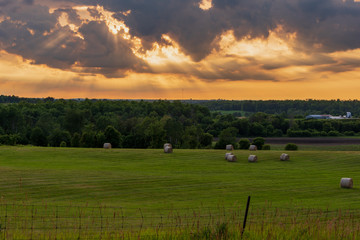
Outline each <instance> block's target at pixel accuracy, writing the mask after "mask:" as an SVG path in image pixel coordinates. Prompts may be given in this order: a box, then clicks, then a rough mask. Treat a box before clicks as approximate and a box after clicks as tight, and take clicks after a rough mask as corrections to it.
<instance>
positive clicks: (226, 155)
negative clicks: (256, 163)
mask: <svg viewBox="0 0 360 240" xmlns="http://www.w3.org/2000/svg"><path fill="white" fill-rule="evenodd" d="M229 155H233V154H232V153H225V160H227V157H228V156H229Z"/></svg>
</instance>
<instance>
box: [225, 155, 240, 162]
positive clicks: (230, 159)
mask: <svg viewBox="0 0 360 240" xmlns="http://www.w3.org/2000/svg"><path fill="white" fill-rule="evenodd" d="M226 160H227V161H228V162H236V161H237V159H236V156H235V155H234V154H229V155H228V156H227V158H226Z"/></svg>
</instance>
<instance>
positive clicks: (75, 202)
mask: <svg viewBox="0 0 360 240" xmlns="http://www.w3.org/2000/svg"><path fill="white" fill-rule="evenodd" d="M283 152H284V151H283V150H271V151H257V152H256V153H255V154H256V155H257V156H258V162H257V163H248V161H247V158H248V156H249V154H250V153H252V154H254V152H249V151H246V150H235V151H234V153H235V155H236V156H237V159H238V162H235V163H229V162H226V161H225V159H224V155H225V153H226V151H225V150H180V149H175V150H174V153H172V154H164V153H163V151H162V150H160V149H146V150H144V149H112V150H104V149H81V148H40V147H4V146H3V147H0V196H1V200H0V201H1V202H0V203H1V204H2V206H3V207H2V209H1V210H0V211H1V212H0V217H1V221H2V225H1V224H0V229H1V226H4V216H6V214H7V213H6V212H9V213H10V212H11V211H13V212H17V211H20V212H24V214H25V213H26V214H25V215H26V216H27V217H28V218H30V217H32V219H34V218H35V217H36V216H38V215H39V212H41V211H45V210H44V209H43V208H41V207H44V206H46V207H45V208H46V209H48V208H49V209H52V210H51V211H52V214H53V215H54V216H55V215H56V216H57V214H58V213H56V214H55V210H54V209H55V207H56V208H57V209H60V210H57V211H59V215H61V214H65V213H61V212H66V211H65V210H64V208H66V206H69V207H68V209H70V210H72V211H74V218H76V217H77V216H78V215H79V213H81V211H80V210H79V209H80V208H81V207H83V209H88V208H91V207H94V208H96V211H99V210H100V211H103V212H102V213H101V214H104V218H105V217H106V218H109V214H110V215H111V214H113V215H114V219H115V218H116V216H115V215H116V214H119V212H120V209H121V212H122V214H123V215H126V216H141V218H142V221H144V218H146V216H157V217H159V216H161V221H162V220H163V216H168V221H170V220H169V216H170V215H171V216H172V217H174V218H176V214H177V215H178V216H183V221H185V220H184V219H186V220H187V223H188V225H189V224H190V225H191V223H193V224H194V221H197V220H200V219H201V217H199V216H201V214H204V213H206V215H207V216H208V217H209V216H210V220H209V218H207V219H206V221H208V222H209V221H211V220H213V221H214V222H216V223H214V224H215V225H216V224H218V223H219V222H221V219H222V218H223V221H225V222H226V223H229V224H230V222H236V224H240V222H241V221H242V216H243V211H244V208H245V205H246V200H247V196H249V195H250V196H251V209H250V212H251V213H252V214H253V215H252V218H253V219H260V218H261V215H262V214H263V217H265V215H266V216H270V215H271V214H273V213H274V212H277V211H279V212H283V213H286V216H288V217H289V218H291V217H292V216H297V214H298V215H299V216H301V219H302V218H304V219H307V218H306V216H308V217H309V216H310V217H311V216H313V215H311V214H310V215H309V210H308V209H313V210H314V209H315V210H316V212H317V213H318V215H320V216H321V217H322V213H324V212H327V213H328V212H329V213H331V214H332V215H334V214H335V213H336V214H335V215H334V216H336V217H338V214H337V212H338V211H339V209H341V211H343V212H345V211H354V210H356V209H359V208H360V188H359V187H358V186H360V184H359V182H360V176H359V172H360V152H358V151H335V150H334V149H333V150H331V151H320V150H318V149H317V150H316V151H312V150H311V149H307V150H306V151H295V152H288V153H289V154H290V161H288V162H281V161H280V160H279V156H280V154H281V153H283ZM342 177H351V178H353V180H354V188H353V189H341V188H340V187H339V183H340V179H341V178H342ZM4 206H6V209H5V208H4ZM9 206H10V207H9ZM39 206H41V207H39ZM102 208H104V210H102ZM34 209H35V210H34ZM106 209H108V210H106ZM114 209H115V210H114ZM116 209H118V210H116ZM70 210H69V211H70ZM84 211H85V212H86V211H88V212H89V211H90V210H84ZM318 211H320V213H321V214H320V213H319V212H318ZM34 212H36V213H35V214H34ZM93 212H94V210H93ZM268 212H271V213H268ZM196 213H199V214H196ZM304 213H308V215H306V214H304ZM189 214H190V215H192V218H190V219H188V218H184V216H187V215H189ZM80 215H81V214H80ZM85 215H86V214H85ZM9 216H10V215H9ZM34 216H35V217H34ZM144 216H145V217H144ZM271 216H272V215H271ZM277 216H278V215H276V214H275V218H276V217H277ZM352 216H354V214H353V215H352ZM172 217H171V219H172ZM250 217H251V215H250ZM80 218H81V216H79V219H80ZM159 218H160V217H159ZM229 218H231V219H232V220H231V221H230V220H229ZM299 218H300V217H299ZM29 221H30V220H29ZM56 221H57V220H56ZM99 221H100V220H99ZM101 221H102V215H101ZM134 221H135V220H134ZM136 221H138V220H136ZM154 221H155V220H154ZM171 221H173V220H171ZM307 221H309V219H307ZM79 222H80V227H81V221H79ZM155 222H156V223H158V222H160V220H159V219H156V221H155ZM123 223H124V222H123ZM127 223H128V227H129V226H131V220H130V218H128V222H127ZM32 224H33V223H32ZM37 224H38V225H39V224H40V223H37ZM78 224H79V223H78ZM99 224H100V223H99ZM101 224H103V222H101ZM252 224H253V229H256V227H255V225H257V224H255V223H252ZM267 224H268V223H265V230H266V226H268V225H267ZM138 225H139V224H138V223H137V225H136V226H138ZM325 225H326V224H325ZM56 226H57V225H56ZM102 226H103V225H101V229H103V228H102ZM141 226H142V225H141ZM147 226H148V227H149V228H151V227H150V226H152V224H151V223H149V224H148V225H147ZM217 226H218V225H217ZM233 226H235V225H233ZM236 226H237V225H236ZM250 226H252V225H250ZM276 226H277V225H276ZM295 226H298V225H295ZM218 227H219V226H218ZM263 227H264V223H263ZM326 227H328V225H326V226H325V228H326ZM30 229H31V228H30ZM56 229H57V227H56ZM229 229H231V228H230V227H229ZM251 229H252V228H251V227H250V229H249V231H250V232H249V234H250V235H249V238H251V236H253V237H254V238H256V236H257V235H251ZM217 230H218V231H219V229H217ZM265 230H264V231H265ZM32 231H33V229H32ZM137 231H138V230H137ZM149 231H150V232H151V233H154V231H153V230H149ZM187 231H190V230H189V229H188V228H187V230H186V231H185V232H186V234H187V233H188V232H187ZM104 232H105V231H104ZM143 232H144V230H143ZM257 232H258V231H257ZM330 232H331V231H330ZM166 233H167V232H166V231H165V232H164V231H162V234H165V235H164V236H166ZM294 233H296V231H295V230H294ZM0 234H1V231H0ZM31 234H35V232H32V233H31ZM72 234H74V233H72ZM77 234H78V233H76V234H75V235H74V236H73V237H76V236H77ZM144 234H145V236H146V231H145V233H144ZM254 234H255V233H254ZM259 234H260V233H259ZM264 234H265V233H264ZM150 235H151V234H150ZM14 236H15V235H13V237H12V238H15V237H14ZM104 236H105V235H104ZM104 236H103V237H104ZM129 236H130V235H129ZM186 236H192V237H193V235H186ZM204 236H205V235H204ZM262 236H263V235H262ZM287 236H288V235H287ZM259 237H261V236H259ZM0 238H1V236H0ZM3 238H4V239H6V235H5V234H4V235H3ZM64 238H66V237H64ZM124 238H125V237H124ZM129 238H132V237H129ZM58 239H60V237H58ZM110 239H111V238H110ZM155 239H156V238H155ZM164 239H167V238H164ZM184 239H187V238H186V237H185V238H184ZM284 239H286V238H284Z"/></svg>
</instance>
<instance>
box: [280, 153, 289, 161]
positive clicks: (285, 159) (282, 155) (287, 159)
mask: <svg viewBox="0 0 360 240" xmlns="http://www.w3.org/2000/svg"><path fill="white" fill-rule="evenodd" d="M289 159H290V156H289V154H286V153H283V154H281V155H280V160H281V161H289Z"/></svg>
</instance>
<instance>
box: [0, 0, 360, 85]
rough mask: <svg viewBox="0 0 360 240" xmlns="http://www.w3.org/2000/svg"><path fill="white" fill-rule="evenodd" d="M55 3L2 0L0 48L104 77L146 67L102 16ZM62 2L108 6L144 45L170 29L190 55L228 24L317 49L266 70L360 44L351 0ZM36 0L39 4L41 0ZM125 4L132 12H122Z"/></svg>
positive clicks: (358, 14) (246, 33)
mask: <svg viewBox="0 0 360 240" xmlns="http://www.w3.org/2000/svg"><path fill="white" fill-rule="evenodd" d="M59 2H60V1H55V0H52V1H51V0H47V1H46V0H35V1H33V0H0V14H1V15H2V16H3V19H5V20H3V21H2V22H1V23H0V41H1V42H0V44H1V45H0V46H1V48H2V49H5V50H6V51H8V52H11V53H16V54H20V55H22V56H24V57H25V58H28V59H32V60H33V61H34V62H35V63H44V64H47V65H49V66H53V67H59V68H64V67H65V68H69V67H71V66H72V65H73V64H74V63H75V62H77V63H79V64H80V65H81V66H83V67H84V68H85V69H88V70H87V71H94V72H96V71H97V70H94V69H95V68H99V70H98V71H99V72H101V71H102V72H103V73H104V74H107V75H109V76H110V75H111V74H113V73H114V72H115V73H116V72H118V71H119V70H120V72H121V71H126V70H127V69H132V70H135V71H147V69H148V68H147V66H146V64H145V63H144V62H143V61H142V60H141V59H139V58H137V57H136V56H135V55H134V54H133V53H132V50H131V47H132V45H131V41H128V40H124V39H123V38H121V37H118V36H117V35H113V34H110V33H109V30H108V28H107V26H106V25H105V24H104V23H103V22H100V21H99V22H86V23H82V22H81V21H82V20H81V19H80V18H79V16H78V15H77V13H76V12H75V11H74V10H72V9H69V8H60V9H58V10H56V11H55V12H53V13H49V8H48V7H46V6H45V4H48V6H55V5H53V4H59ZM61 2H63V3H66V2H68V3H69V4H70V3H71V4H70V5H73V4H78V5H93V6H96V5H100V6H103V7H104V8H105V9H107V10H109V11H111V12H113V13H114V17H116V18H118V19H119V20H123V21H124V22H125V24H126V25H127V26H128V27H129V28H130V34H131V35H132V36H136V37H138V38H140V39H141V40H142V47H143V50H146V49H150V48H152V46H153V43H155V42H158V43H160V44H168V43H167V42H166V41H163V40H162V36H163V34H168V35H169V36H170V37H171V38H172V39H173V40H175V41H176V42H177V43H178V44H179V46H180V48H181V50H182V51H183V52H184V53H185V54H187V55H188V56H190V57H191V58H192V59H193V60H194V61H200V60H202V59H204V58H205V57H206V56H208V55H209V54H210V53H211V52H212V51H214V50H216V49H218V47H219V46H218V44H219V40H220V36H221V34H223V33H224V32H226V31H229V30H232V31H233V32H234V35H235V37H236V38H237V39H242V38H247V39H252V38H264V39H266V38H267V37H268V36H269V33H270V31H274V30H275V29H278V28H279V26H280V25H281V26H282V29H283V30H284V31H285V33H296V45H294V46H293V47H294V50H295V51H298V52H305V53H306V54H310V55H312V54H313V56H315V55H316V54H319V56H315V57H314V59H312V60H311V61H302V60H298V61H296V60H291V61H289V62H288V63H282V62H281V60H278V61H274V62H272V63H271V62H269V63H267V62H265V63H264V64H263V67H262V69H264V70H271V69H276V68H282V67H286V66H288V65H289V64H294V65H300V66H302V65H310V64H320V65H326V64H328V65H329V62H331V61H332V60H331V59H328V58H325V57H324V58H321V57H322V56H323V55H322V54H326V53H330V52H334V51H344V50H351V49H356V48H360V41H359V39H360V27H359V22H360V4H359V3H355V2H353V1H349V0H348V1H345V2H344V1H342V0H272V1H269V0H213V1H212V3H213V7H212V8H210V9H209V10H207V11H204V10H202V9H200V8H199V7H198V6H199V3H200V0H181V1H179V0H166V1H165V0H162V1H161V0H121V1H110V0H96V1H95V0H62V1H61ZM37 3H41V6H40V5H38V4H37ZM65 5H66V4H65ZM128 10H130V11H131V13H130V14H124V12H126V11H128ZM89 12H90V14H92V16H99V14H100V13H99V12H97V11H96V10H91V11H89ZM62 13H66V14H67V16H68V19H69V21H70V22H71V23H73V24H75V25H77V26H80V29H79V33H81V34H82V36H83V37H84V39H81V38H79V37H78V36H76V34H75V33H74V32H73V31H71V29H69V28H68V27H66V26H65V27H61V26H59V24H58V22H57V18H58V17H59V16H60V14H62ZM330 65H331V64H330ZM335 65H336V64H335ZM337 66H340V63H339V64H337ZM349 66H354V64H353V65H351V64H348V65H347V68H348V67H349ZM91 68H92V69H93V70H90V69H91ZM228 68H229V67H223V68H221V67H219V68H218V69H219V71H220V72H219V73H218V74H219V75H221V76H224V77H225V78H228V79H231V80H232V79H237V80H241V79H244V77H245V78H246V77H249V74H250V73H249V72H246V71H245V70H244V71H236V67H233V66H231V72H229V73H226V72H223V71H222V70H221V69H225V70H226V69H228ZM347 68H346V69H347ZM215 69H216V68H215ZM232 69H235V70H232ZM239 69H242V66H239ZM339 69H341V66H340V67H339ZM196 75H198V76H199V77H201V76H203V78H204V79H213V78H216V76H217V74H213V73H211V74H210V73H209V72H208V73H206V72H201V71H200V72H199V73H197V74H196ZM250 75H251V74H250ZM252 78H254V79H270V80H273V79H272V78H271V77H270V76H267V75H264V74H263V73H261V74H257V75H256V74H253V77H252Z"/></svg>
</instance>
